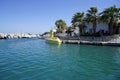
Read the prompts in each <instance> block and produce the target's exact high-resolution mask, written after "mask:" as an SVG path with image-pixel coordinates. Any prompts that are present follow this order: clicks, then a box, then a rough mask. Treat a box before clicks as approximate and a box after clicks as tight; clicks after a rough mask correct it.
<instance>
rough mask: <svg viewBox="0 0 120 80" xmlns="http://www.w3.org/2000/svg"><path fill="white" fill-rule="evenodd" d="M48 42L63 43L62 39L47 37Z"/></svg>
mask: <svg viewBox="0 0 120 80" xmlns="http://www.w3.org/2000/svg"><path fill="white" fill-rule="evenodd" d="M46 42H47V43H52V44H61V40H60V39H59V38H55V37H54V38H47V39H46Z"/></svg>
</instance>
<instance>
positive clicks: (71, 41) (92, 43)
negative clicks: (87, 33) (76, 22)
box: [62, 40, 120, 47]
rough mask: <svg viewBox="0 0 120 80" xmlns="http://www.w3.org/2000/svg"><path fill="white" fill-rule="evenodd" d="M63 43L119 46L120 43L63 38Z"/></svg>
mask: <svg viewBox="0 0 120 80" xmlns="http://www.w3.org/2000/svg"><path fill="white" fill-rule="evenodd" d="M62 43H63V44H79V45H81V44H82V45H98V46H118V47H120V43H115V42H96V41H80V40H62Z"/></svg>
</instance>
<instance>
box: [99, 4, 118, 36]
mask: <svg viewBox="0 0 120 80" xmlns="http://www.w3.org/2000/svg"><path fill="white" fill-rule="evenodd" d="M99 15H101V21H103V22H105V23H107V24H108V26H109V28H108V30H109V34H110V35H112V34H113V33H114V30H113V27H114V24H115V23H117V21H118V18H119V17H120V8H117V7H116V6H111V7H109V8H106V9H105V10H104V11H103V12H102V13H100V14H99Z"/></svg>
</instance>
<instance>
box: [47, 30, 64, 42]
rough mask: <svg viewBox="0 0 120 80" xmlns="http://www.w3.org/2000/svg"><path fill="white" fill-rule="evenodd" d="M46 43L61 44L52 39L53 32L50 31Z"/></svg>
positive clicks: (54, 38) (57, 40) (55, 38)
mask: <svg viewBox="0 0 120 80" xmlns="http://www.w3.org/2000/svg"><path fill="white" fill-rule="evenodd" d="M46 42H47V43H52V44H61V42H62V41H61V40H60V39H59V38H57V37H54V31H53V30H50V37H49V38H47V39H46Z"/></svg>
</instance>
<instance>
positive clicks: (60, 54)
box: [0, 39, 120, 80]
mask: <svg viewBox="0 0 120 80" xmlns="http://www.w3.org/2000/svg"><path fill="white" fill-rule="evenodd" d="M0 80H120V47H110V46H92V45H74V44H62V45H60V46H58V45H53V44H47V43H45V41H44V40H41V39H9V40H0Z"/></svg>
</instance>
